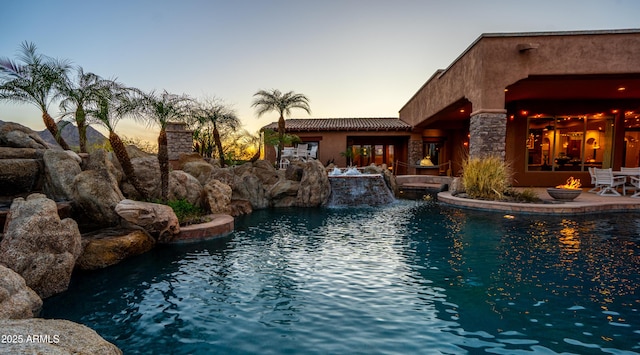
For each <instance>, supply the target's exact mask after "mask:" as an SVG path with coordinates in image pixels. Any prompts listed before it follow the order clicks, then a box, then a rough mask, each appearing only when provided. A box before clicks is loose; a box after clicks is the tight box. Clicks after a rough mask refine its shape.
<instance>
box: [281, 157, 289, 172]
mask: <svg viewBox="0 0 640 355" xmlns="http://www.w3.org/2000/svg"><path fill="white" fill-rule="evenodd" d="M289 163H290V161H289V159H287V158H281V159H280V169H286V168H287V167H288V166H289Z"/></svg>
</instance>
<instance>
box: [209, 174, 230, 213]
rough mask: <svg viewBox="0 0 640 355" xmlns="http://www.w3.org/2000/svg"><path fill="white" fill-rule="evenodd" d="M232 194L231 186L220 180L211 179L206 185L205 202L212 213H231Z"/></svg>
mask: <svg viewBox="0 0 640 355" xmlns="http://www.w3.org/2000/svg"><path fill="white" fill-rule="evenodd" d="M231 195H232V190H231V187H229V185H227V184H225V183H223V182H220V181H218V180H211V181H209V182H208V183H207V184H206V185H204V196H205V203H206V206H207V207H208V208H209V210H210V211H211V213H229V212H230V210H231V209H230V207H229V206H230V204H231Z"/></svg>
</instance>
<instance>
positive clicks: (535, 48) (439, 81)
mask: <svg viewBox="0 0 640 355" xmlns="http://www.w3.org/2000/svg"><path fill="white" fill-rule="evenodd" d="M621 87H623V88H624V91H621V90H618V88H621ZM527 111H528V112H537V113H543V114H549V115H551V116H553V115H572V114H574V115H575V114H583V113H591V114H593V113H597V112H603V113H608V114H611V115H615V123H616V131H615V133H614V135H613V139H614V142H613V148H612V149H613V150H612V151H613V158H612V159H613V164H612V167H613V168H614V169H616V168H619V167H620V166H622V165H623V162H622V157H623V148H624V144H625V137H624V127H623V125H624V119H625V116H624V112H640V30H638V29H632V30H615V31H582V32H544V33H515V34H484V35H481V36H480V37H479V38H478V39H477V40H476V41H475V42H474V43H472V44H471V45H470V46H469V47H468V49H467V50H466V51H465V52H463V53H462V54H461V55H460V56H459V57H458V58H457V59H456V60H455V61H454V62H453V63H452V64H451V65H450V66H449V67H448V68H447V69H444V70H440V71H438V72H436V73H435V74H434V75H433V76H432V77H431V78H430V79H429V80H428V81H427V82H426V83H425V84H424V85H423V86H422V87H421V88H420V89H419V90H418V91H417V92H416V94H415V95H414V96H413V97H412V98H411V99H410V100H409V101H408V102H407V103H406V105H405V106H404V107H402V109H401V110H400V119H401V120H402V121H404V122H407V123H409V124H411V125H412V126H413V127H414V128H415V129H416V130H420V129H422V130H423V136H425V137H427V136H429V133H428V132H429V130H431V129H438V128H440V129H444V130H447V142H448V144H451V145H453V146H454V147H453V148H452V150H451V155H450V157H451V159H452V160H454V174H459V173H460V171H459V169H456V168H455V167H456V166H459V164H456V163H455V162H456V161H461V159H463V158H464V154H457V153H456V152H459V151H464V149H463V147H464V148H466V147H467V146H466V144H469V143H468V142H471V144H470V145H471V146H472V147H473V146H474V144H479V145H482V144H483V142H484V141H486V139H485V137H484V136H483V137H477V136H476V137H474V134H477V130H476V131H475V132H476V133H474V130H473V129H469V128H468V127H469V122H470V119H471V118H474V117H475V120H474V119H471V121H472V124H478V123H482V122H483V119H484V117H490V118H491V119H492V120H494V123H493V124H495V122H500V117H502V120H504V119H505V118H506V123H504V125H506V134H505V136H504V137H503V138H502V140H503V142H504V144H503V147H504V148H503V149H504V152H502V155H503V156H504V157H505V159H506V160H507V161H508V162H510V163H511V164H512V166H513V168H514V173H515V179H516V180H515V184H516V185H520V186H552V185H554V184H556V183H558V182H563V181H564V179H566V177H568V176H570V175H573V176H577V177H579V178H581V179H582V180H583V181H585V182H588V181H589V180H590V178H589V175H588V173H587V172H585V171H580V172H567V173H564V172H560V171H554V172H546V171H535V172H531V171H528V170H527V169H526V163H525V162H526V160H527V157H526V156H527V150H526V147H525V145H524V143H523V142H525V141H526V139H527V130H528V117H527V114H526V112H527ZM501 115H502V116H501ZM478 117H480V118H482V119H480V120H479V119H478ZM496 119H497V121H496ZM503 122H505V121H503ZM465 125H466V128H465ZM494 127H495V126H494ZM471 128H473V127H471ZM476 128H477V127H476ZM481 131H482V130H481ZM489 133H490V132H489ZM503 134H504V133H503ZM465 136H469V141H465ZM474 138H475V140H474ZM493 138H494V139H495V137H493ZM460 142H462V143H463V144H462V145H461V144H460ZM494 146H495V145H494ZM494 146H491V147H494ZM456 147H457V148H456ZM484 148H485V149H484V150H489V149H493V148H489V147H488V146H487V147H484ZM476 151H477V149H476Z"/></svg>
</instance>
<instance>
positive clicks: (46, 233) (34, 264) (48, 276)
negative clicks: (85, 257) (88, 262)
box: [0, 194, 82, 298]
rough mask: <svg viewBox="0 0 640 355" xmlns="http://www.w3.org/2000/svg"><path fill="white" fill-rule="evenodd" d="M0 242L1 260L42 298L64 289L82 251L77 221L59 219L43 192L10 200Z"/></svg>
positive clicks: (55, 209)
mask: <svg viewBox="0 0 640 355" xmlns="http://www.w3.org/2000/svg"><path fill="white" fill-rule="evenodd" d="M5 226H6V228H5V233H4V238H3V239H2V242H0V262H1V263H2V264H4V265H5V266H7V267H9V268H11V269H12V270H13V271H15V272H17V273H18V274H20V275H21V276H22V277H23V278H24V279H25V281H26V283H27V286H29V287H30V288H32V289H33V290H34V291H36V293H37V294H38V295H39V296H40V297H41V298H47V297H49V296H52V295H55V294H56V293H60V292H63V291H65V290H66V289H67V287H68V286H69V281H70V279H71V272H72V271H73V267H74V265H75V262H76V259H77V258H78V256H79V255H80V253H81V252H82V242H81V237H80V231H79V230H78V224H77V223H76V222H75V221H74V220H72V219H70V218H65V219H63V220H60V217H59V216H58V208H57V206H56V203H55V202H54V201H53V200H50V199H48V198H47V197H46V196H45V195H43V194H31V195H29V196H28V197H27V199H26V200H25V199H23V198H17V199H15V200H13V203H12V204H11V209H10V210H9V214H8V215H7V221H6V222H5Z"/></svg>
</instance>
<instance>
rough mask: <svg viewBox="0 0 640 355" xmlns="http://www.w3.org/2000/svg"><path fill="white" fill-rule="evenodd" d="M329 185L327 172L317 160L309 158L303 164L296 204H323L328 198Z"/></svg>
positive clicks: (306, 205) (305, 205)
mask: <svg viewBox="0 0 640 355" xmlns="http://www.w3.org/2000/svg"><path fill="white" fill-rule="evenodd" d="M330 194H331V185H330V184H329V178H328V176H327V172H326V171H325V169H324V166H323V165H322V163H320V162H319V161H318V160H311V161H309V162H307V163H306V164H305V167H304V170H303V174H302V180H301V181H300V188H299V189H298V196H297V199H298V206H300V207H316V206H320V205H323V204H325V203H326V202H327V200H328V199H329V195H330Z"/></svg>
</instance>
